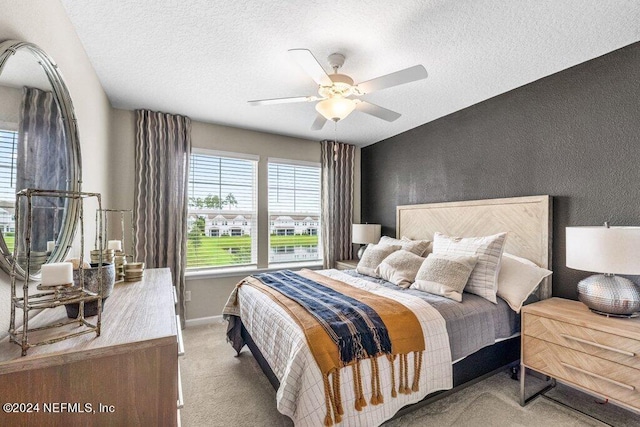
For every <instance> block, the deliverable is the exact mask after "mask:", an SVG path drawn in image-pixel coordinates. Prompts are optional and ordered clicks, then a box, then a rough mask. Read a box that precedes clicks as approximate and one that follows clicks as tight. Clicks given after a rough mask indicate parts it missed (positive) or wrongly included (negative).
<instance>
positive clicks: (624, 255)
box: [566, 227, 640, 274]
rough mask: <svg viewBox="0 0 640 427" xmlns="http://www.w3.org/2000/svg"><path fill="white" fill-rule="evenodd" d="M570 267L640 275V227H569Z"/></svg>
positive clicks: (568, 256) (568, 248)
mask: <svg viewBox="0 0 640 427" xmlns="http://www.w3.org/2000/svg"><path fill="white" fill-rule="evenodd" d="M566 230H567V267H569V268H573V269H576V270H584V271H592V272H596V273H611V274H640V227H609V228H607V227H567V229H566Z"/></svg>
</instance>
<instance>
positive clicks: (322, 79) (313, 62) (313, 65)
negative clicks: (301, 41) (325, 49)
mask: <svg viewBox="0 0 640 427" xmlns="http://www.w3.org/2000/svg"><path fill="white" fill-rule="evenodd" d="M289 55H291V58H293V59H294V60H295V61H296V62H297V63H298V65H300V66H301V67H302V69H303V70H304V71H305V72H306V73H307V74H308V75H309V76H310V77H311V78H312V79H313V81H314V82H316V83H318V84H319V85H320V86H331V85H332V84H333V82H332V81H331V79H330V78H329V75H328V74H327V72H326V71H325V70H324V68H322V65H320V63H319V62H318V60H317V59H316V57H315V56H313V54H312V53H311V51H310V50H309V49H289Z"/></svg>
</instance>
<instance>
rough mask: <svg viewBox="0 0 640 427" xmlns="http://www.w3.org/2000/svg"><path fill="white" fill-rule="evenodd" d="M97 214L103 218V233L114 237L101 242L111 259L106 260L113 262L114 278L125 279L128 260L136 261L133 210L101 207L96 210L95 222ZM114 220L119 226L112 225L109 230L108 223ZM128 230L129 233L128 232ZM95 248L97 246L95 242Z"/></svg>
mask: <svg viewBox="0 0 640 427" xmlns="http://www.w3.org/2000/svg"><path fill="white" fill-rule="evenodd" d="M98 215H101V216H102V217H103V218H104V221H103V224H104V235H105V236H111V237H115V239H113V240H108V239H105V240H106V242H104V243H103V244H104V246H103V251H106V253H107V257H109V259H111V261H108V262H113V263H114V264H115V274H116V280H117V281H123V280H125V266H126V265H127V263H129V262H134V263H135V261H136V247H135V246H136V245H135V236H136V233H135V226H134V223H133V210H132V209H101V210H100V211H99V212H96V224H97V221H98ZM114 217H115V218H114ZM116 221H118V222H119V227H112V229H111V230H110V229H109V224H110V223H114V222H115V223H116V224H118V222H116ZM96 226H97V225H96ZM118 229H119V233H118ZM129 230H130V233H129V232H128V231H129ZM96 248H98V244H97V242H96ZM96 250H97V249H96ZM92 252H94V251H92Z"/></svg>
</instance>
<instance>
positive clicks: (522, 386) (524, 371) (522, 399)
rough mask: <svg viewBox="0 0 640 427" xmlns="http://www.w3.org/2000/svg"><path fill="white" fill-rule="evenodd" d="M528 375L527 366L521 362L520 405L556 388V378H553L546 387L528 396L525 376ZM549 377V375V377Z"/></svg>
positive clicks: (524, 404)
mask: <svg viewBox="0 0 640 427" xmlns="http://www.w3.org/2000/svg"><path fill="white" fill-rule="evenodd" d="M526 377H527V368H525V366H524V365H523V364H520V406H526V405H527V403H529V402H531V401H532V400H533V399H535V398H536V397H538V396H540V395H541V394H544V393H546V392H548V391H549V390H551V389H552V388H554V387H555V386H556V380H555V378H551V381H550V382H549V384H548V385H547V386H546V387H544V388H543V389H542V390H540V391H537V392H535V393H533V394H532V395H531V396H529V397H526V393H525V378H526ZM547 378H548V377H547Z"/></svg>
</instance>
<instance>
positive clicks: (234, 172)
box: [187, 153, 258, 268]
mask: <svg viewBox="0 0 640 427" xmlns="http://www.w3.org/2000/svg"><path fill="white" fill-rule="evenodd" d="M256 168H257V162H256V161H254V160H247V159H240V158H233V157H224V156H218V155H209V154H203V153H194V154H192V155H191V167H190V170H189V207H188V234H187V268H212V267H228V266H234V265H248V264H256V260H257V249H256V248H257V244H256V242H257V239H256V236H257V231H258V229H257V216H258V215H257V210H256V208H257V204H256Z"/></svg>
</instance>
